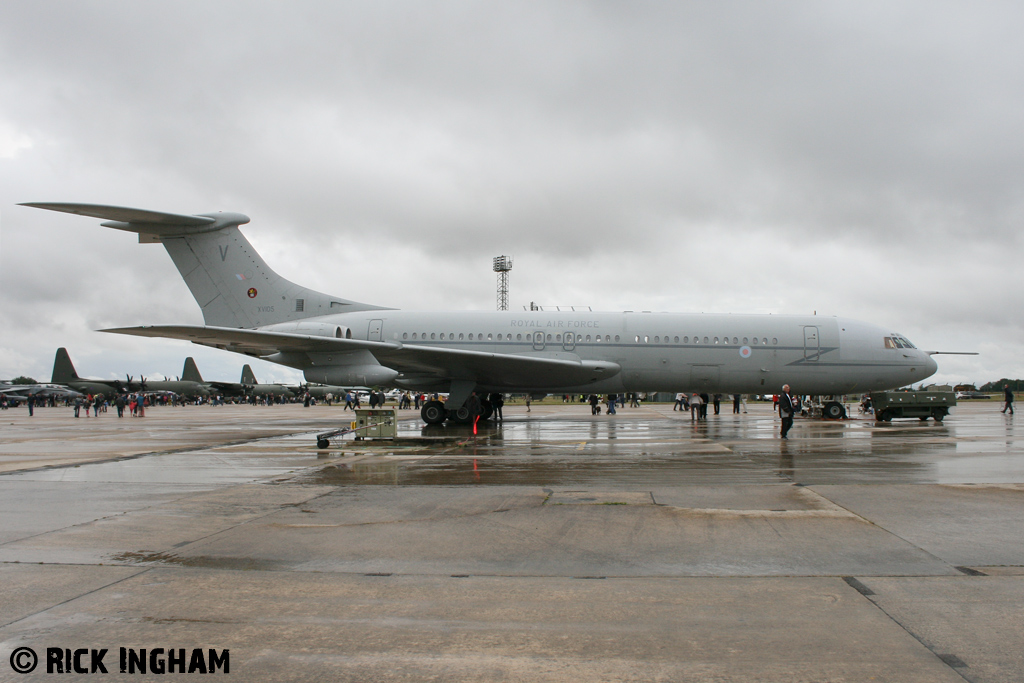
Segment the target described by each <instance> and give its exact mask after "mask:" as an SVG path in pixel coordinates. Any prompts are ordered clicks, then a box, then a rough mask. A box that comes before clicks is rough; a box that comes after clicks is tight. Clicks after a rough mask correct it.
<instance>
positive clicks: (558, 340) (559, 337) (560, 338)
mask: <svg viewBox="0 0 1024 683" xmlns="http://www.w3.org/2000/svg"><path fill="white" fill-rule="evenodd" d="M555 341H557V342H560V341H562V335H560V334H556V335H555Z"/></svg>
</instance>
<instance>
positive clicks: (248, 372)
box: [239, 363, 259, 385]
mask: <svg viewBox="0 0 1024 683" xmlns="http://www.w3.org/2000/svg"><path fill="white" fill-rule="evenodd" d="M239 384H246V385H252V384H259V382H257V381H256V375H254V374H253V373H252V368H250V367H249V364H248V363H246V364H245V365H243V366H242V380H241V381H240V382H239Z"/></svg>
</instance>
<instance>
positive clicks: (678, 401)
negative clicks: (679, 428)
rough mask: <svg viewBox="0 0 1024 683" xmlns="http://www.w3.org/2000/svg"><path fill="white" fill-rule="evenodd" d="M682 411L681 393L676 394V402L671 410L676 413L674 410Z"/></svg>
mask: <svg viewBox="0 0 1024 683" xmlns="http://www.w3.org/2000/svg"><path fill="white" fill-rule="evenodd" d="M682 409H683V394H682V392H680V393H678V394H676V402H675V404H674V405H673V406H672V410H673V411H676V410H682Z"/></svg>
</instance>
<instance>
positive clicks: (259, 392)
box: [209, 363, 298, 398]
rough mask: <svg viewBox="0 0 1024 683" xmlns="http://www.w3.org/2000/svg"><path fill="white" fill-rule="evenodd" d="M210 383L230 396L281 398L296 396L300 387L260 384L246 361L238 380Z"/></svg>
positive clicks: (212, 381) (211, 381) (213, 381)
mask: <svg viewBox="0 0 1024 683" xmlns="http://www.w3.org/2000/svg"><path fill="white" fill-rule="evenodd" d="M209 385H210V386H211V387H213V388H214V389H215V390H217V391H218V392H220V393H223V394H225V395H228V396H280V397H281V398H294V397H295V396H296V395H297V393H298V387H290V386H287V385H285V384H260V383H259V382H257V381H256V375H254V374H253V372H252V368H251V367H249V364H248V363H246V364H245V365H243V366H242V377H241V379H240V381H238V382H218V381H216V380H210V382H209Z"/></svg>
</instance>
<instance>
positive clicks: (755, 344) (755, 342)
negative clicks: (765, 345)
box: [754, 337, 757, 346]
mask: <svg viewBox="0 0 1024 683" xmlns="http://www.w3.org/2000/svg"><path fill="white" fill-rule="evenodd" d="M754 346H757V337H754Z"/></svg>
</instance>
